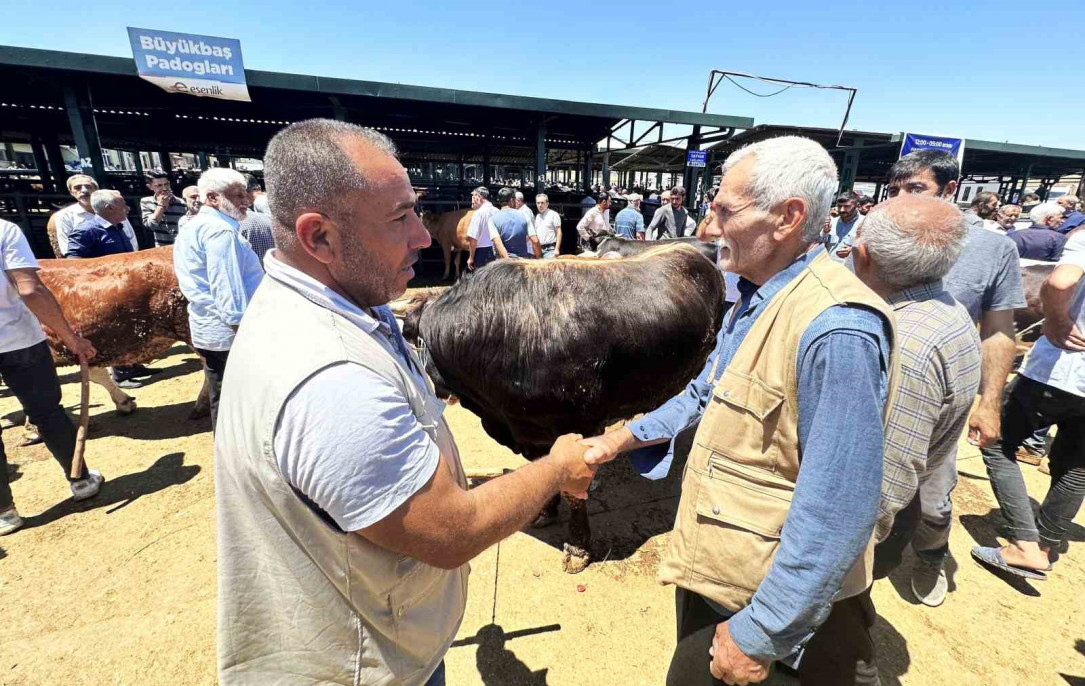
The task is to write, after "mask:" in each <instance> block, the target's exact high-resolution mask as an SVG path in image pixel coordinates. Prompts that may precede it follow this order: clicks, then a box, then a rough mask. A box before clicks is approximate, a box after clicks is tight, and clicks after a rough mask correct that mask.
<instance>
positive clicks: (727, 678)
mask: <svg viewBox="0 0 1085 686" xmlns="http://www.w3.org/2000/svg"><path fill="white" fill-rule="evenodd" d="M708 653H709V654H710V655H711V656H712V662H710V663H709V666H708V669H709V670H710V671H711V672H712V676H714V677H716V678H717V679H719V680H721V681H723V682H724V683H725V684H733V685H737V686H745V685H746V684H756V683H759V682H762V681H764V680H765V679H766V678H768V675H769V663H768V662H762V661H761V660H755V659H753V658H752V657H747V656H746V655H745V654H744V653H743V652H742V651H741V650H740V649H739V647H738V646H737V645H735V642H734V641H733V640H732V639H731V630H730V629H729V628H728V627H727V622H723V623H722V624H717V625H716V635H715V636H714V637H713V638H712V648H711V649H710V650H709V651H708Z"/></svg>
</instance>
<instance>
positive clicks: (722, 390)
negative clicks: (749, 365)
mask: <svg viewBox="0 0 1085 686" xmlns="http://www.w3.org/2000/svg"><path fill="white" fill-rule="evenodd" d="M712 395H713V396H714V397H715V398H716V400H719V401H721V402H724V403H727V404H728V405H730V406H731V407H734V408H737V409H739V410H744V411H745V412H748V413H749V414H751V415H753V416H754V417H756V418H757V420H758V421H761V422H763V421H765V418H766V417H768V416H769V415H770V414H772V413H773V412H774V411H775V410H776V408H778V407H779V406H780V405H781V404H783V402H784V393H783V391H780V390H777V389H775V388H773V387H771V386H769V385H767V384H766V383H765V382H763V381H761V380H760V379H757V378H755V377H752V376H746V375H745V374H741V373H739V372H736V371H732V370H730V369H727V370H725V371H724V372H723V376H722V377H721V378H720V380H719V383H717V384H716V386H715V387H714V388H713V389H712Z"/></svg>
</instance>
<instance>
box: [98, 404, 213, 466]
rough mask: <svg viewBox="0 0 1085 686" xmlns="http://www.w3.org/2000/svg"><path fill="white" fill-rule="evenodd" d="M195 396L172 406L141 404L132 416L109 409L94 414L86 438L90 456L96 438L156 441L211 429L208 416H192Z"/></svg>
mask: <svg viewBox="0 0 1085 686" xmlns="http://www.w3.org/2000/svg"><path fill="white" fill-rule="evenodd" d="M195 400H196V399H195V398H192V399H191V400H186V401H184V402H180V403H173V404H172V405H158V406H155V407H140V408H138V409H137V410H136V411H135V412H133V413H132V414H129V415H125V416H121V415H118V414H117V413H115V412H106V413H105V414H99V415H97V416H95V417H92V418H91V420H90V428H89V430H88V432H87V437H88V438H89V439H90V440H91V441H92V442H91V443H88V444H87V454H88V455H91V454H92V453H91V449H92V446H93V445H94V443H93V440H94V439H95V438H100V437H103V436H124V437H125V438H131V439H135V440H140V441H157V440H164V439H171V438H181V437H184V436H192V435H193V434H198V433H202V432H204V431H210V430H211V420H210V418H209V417H205V418H202V419H189V418H188V417H189V414H191V412H192V406H193V403H194V402H195Z"/></svg>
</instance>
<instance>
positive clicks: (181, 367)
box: [58, 347, 203, 400]
mask: <svg viewBox="0 0 1085 686" xmlns="http://www.w3.org/2000/svg"><path fill="white" fill-rule="evenodd" d="M176 349H177V348H176V347H175V348H173V350H176ZM187 351H188V348H181V349H180V351H179V352H180V353H184V352H187ZM173 354H174V353H167V357H168V356H170V355H173ZM161 361H162V360H161V358H160V359H157V360H155V363H160V362H161ZM151 369H158V370H160V371H159V372H158V373H157V374H152V375H151V376H141V377H139V379H137V381H139V382H140V383H141V384H143V385H144V386H150V385H151V384H154V383H157V382H159V381H165V380H166V379H172V378H174V377H177V376H185V375H186V374H191V373H192V372H198V371H202V370H203V364H202V363H201V362H200V361H199V360H195V359H192V358H191V357H190V358H188V359H185V360H182V361H180V362H178V363H177V364H171V365H170V366H168V367H164V366H161V365H160V364H152V365H151ZM58 378H59V379H60V383H61V384H62V385H63V384H68V383H79V380H80V379H79V371H78V370H76V371H74V372H71V373H70V374H64V375H63V376H60V377H58ZM121 390H124V389H121ZM136 390H138V389H136ZM193 400H195V398H193Z"/></svg>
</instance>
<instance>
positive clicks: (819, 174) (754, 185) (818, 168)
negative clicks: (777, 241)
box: [723, 136, 840, 243]
mask: <svg viewBox="0 0 1085 686" xmlns="http://www.w3.org/2000/svg"><path fill="white" fill-rule="evenodd" d="M751 155H752V156H753V158H754V162H753V170H752V173H751V174H750V182H749V186H748V187H747V189H746V190H747V192H748V193H749V194H750V195H751V196H752V197H753V201H754V204H755V205H757V206H758V207H759V208H761V209H762V210H771V209H772V208H774V207H776V206H777V205H779V204H780V203H782V202H784V201H785V200H787V199H789V198H799V199H801V200H803V201H804V202H805V203H806V219H805V220H804V221H803V225H802V238H803V240H804V241H806V242H807V243H814V242H816V241H818V240H820V238H821V235H822V229H823V227H824V225H825V217H826V216H828V214H829V207H830V206H831V205H832V204H833V196H834V195H836V189H837V186H839V184H840V182H839V180H838V179H837V172H836V163H835V162H833V158H832V157H830V156H829V153H828V152H827V151H826V150H825V148H823V147H821V146H820V145H818V144H817V143H816V142H814V141H812V140H810V139H809V138H803V137H802V136H780V137H778V138H770V139H768V140H764V141H760V142H758V143H752V144H750V145H747V146H745V147H744V148H740V149H739V150H737V151H735V152H733V153H731V155H730V156H729V157H728V158H727V161H726V162H724V163H723V173H724V174H726V173H727V172H728V171H730V170H731V169H732V168H734V166H735V165H736V164H738V163H739V162H741V161H742V160H744V159H746V158H747V157H750V156H751Z"/></svg>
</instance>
